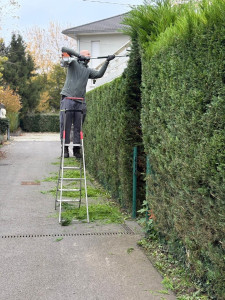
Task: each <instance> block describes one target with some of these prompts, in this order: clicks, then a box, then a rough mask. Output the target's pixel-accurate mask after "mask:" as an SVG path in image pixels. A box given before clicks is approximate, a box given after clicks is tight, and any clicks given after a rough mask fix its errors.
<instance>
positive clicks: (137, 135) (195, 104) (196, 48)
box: [85, 0, 225, 299]
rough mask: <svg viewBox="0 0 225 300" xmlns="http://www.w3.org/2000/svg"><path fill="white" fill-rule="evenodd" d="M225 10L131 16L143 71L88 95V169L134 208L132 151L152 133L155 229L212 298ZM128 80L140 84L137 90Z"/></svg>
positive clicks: (216, 286) (210, 6)
mask: <svg viewBox="0 0 225 300" xmlns="http://www.w3.org/2000/svg"><path fill="white" fill-rule="evenodd" d="M224 11H225V1H224V0H203V1H199V3H198V5H196V3H194V5H193V4H187V5H186V4H185V5H181V6H172V7H171V5H170V3H169V1H158V2H157V4H156V5H154V6H150V5H144V6H139V7H138V8H137V9H136V10H134V11H132V12H131V14H130V17H128V18H127V19H126V22H125V23H126V24H128V25H130V28H129V30H128V31H127V32H128V34H130V36H131V37H132V39H134V44H135V49H136V52H135V53H136V57H138V51H139V52H140V53H141V57H142V60H141V63H142V69H140V66H141V63H140V62H139V67H138V64H137V62H136V64H135V63H134V64H132V63H131V64H130V65H128V68H127V70H126V71H125V73H124V74H123V76H122V77H121V78H119V79H117V80H115V81H114V82H111V83H109V84H106V85H104V86H102V87H100V88H98V89H95V90H94V91H92V92H90V93H88V97H87V98H88V117H87V122H86V124H85V133H86V139H85V143H86V145H85V151H86V153H87V159H88V161H87V163H88V169H90V170H91V172H92V173H93V174H94V175H95V177H96V178H97V179H99V181H100V182H102V183H103V184H104V186H105V187H107V188H108V189H109V190H111V192H112V194H113V196H116V197H118V198H119V199H120V200H121V203H122V204H123V205H124V206H127V207H129V206H130V203H131V186H132V182H131V173H132V167H131V161H132V150H133V146H135V145H139V147H140V144H141V139H142V135H143V142H144V149H145V152H146V154H147V156H148V158H149V159H150V163H151V167H152V169H153V171H154V172H153V174H154V175H151V176H148V177H147V189H148V193H147V195H148V197H147V200H148V203H149V208H150V209H151V212H152V213H153V214H154V216H155V217H156V220H154V226H155V228H156V229H157V230H158V233H159V235H160V237H161V241H163V242H165V243H166V244H167V246H168V248H169V249H170V251H171V253H173V255H174V256H176V257H177V259H179V260H181V261H182V262H183V263H184V264H185V265H186V266H187V267H188V268H189V269H190V270H191V272H192V274H193V277H194V278H195V279H196V280H197V281H198V282H199V283H201V284H202V287H203V288H204V291H205V292H207V295H208V297H209V298H210V299H223V297H224V294H225V290H224V276H223V273H224V271H223V270H224V267H225V265H224V236H225V234H224V233H225V229H224V211H225V207H224V205H225V199H224V198H225V196H224V195H225V154H224V144H225V53H224V46H225V39H224V36H225V19H224ZM136 38H137V40H138V45H137V44H136ZM130 61H131V62H132V56H131V59H130ZM135 68H136V70H138V72H140V74H141V76H142V78H141V85H142V102H140V93H139V84H140V76H138V75H137V74H136V76H134V77H132V75H133V74H134V72H135ZM129 78H132V80H133V81H136V78H137V81H136V83H137V85H136V88H137V89H136V90H135V89H133V88H131V90H130V89H129V87H130V83H131V81H129V80H128V79H129ZM140 110H141V122H140V120H139V118H140ZM141 128H142V132H141V130H140V129H141Z"/></svg>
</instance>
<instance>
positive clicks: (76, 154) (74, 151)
mask: <svg viewBox="0 0 225 300" xmlns="http://www.w3.org/2000/svg"><path fill="white" fill-rule="evenodd" d="M73 155H74V156H75V157H76V158H78V159H80V158H81V154H80V147H73Z"/></svg>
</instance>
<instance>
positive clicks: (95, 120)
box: [84, 41, 141, 209]
mask: <svg viewBox="0 0 225 300" xmlns="http://www.w3.org/2000/svg"><path fill="white" fill-rule="evenodd" d="M140 82H141V63H140V55H139V52H138V49H137V44H136V43H135V41H134V43H133V46H132V51H131V54H130V61H129V64H128V68H127V69H126V71H125V72H124V74H123V76H122V77H120V78H118V79H116V80H114V81H113V82H111V83H108V84H105V85H103V86H101V87H99V88H96V89H94V90H93V91H91V92H89V93H88V94H87V110H88V112H87V118H86V121H85V125H84V132H85V153H86V160H87V167H88V170H89V171H90V172H91V173H92V174H93V175H94V176H95V178H96V179H98V181H99V182H101V183H102V184H103V185H104V186H105V188H106V189H108V190H109V191H110V192H111V194H112V196H113V197H115V198H117V199H119V201H120V203H121V204H122V206H123V207H126V208H127V209H130V208H131V205H132V155H133V147H134V146H135V145H140V144H141V126H140V109H141V96H140ZM140 177H141V174H140V172H139V178H140ZM140 180H141V178H140ZM139 196H140V193H139ZM140 201H141V200H140V197H139V202H140Z"/></svg>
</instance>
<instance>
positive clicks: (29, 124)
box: [20, 114, 60, 132]
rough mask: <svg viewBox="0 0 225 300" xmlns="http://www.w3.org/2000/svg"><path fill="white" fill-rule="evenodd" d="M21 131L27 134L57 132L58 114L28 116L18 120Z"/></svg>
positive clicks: (58, 126)
mask: <svg viewBox="0 0 225 300" xmlns="http://www.w3.org/2000/svg"><path fill="white" fill-rule="evenodd" d="M20 126H21V128H22V130H24V131H27V132H59V129H60V125H59V114H29V115H25V116H24V117H23V118H21V120H20Z"/></svg>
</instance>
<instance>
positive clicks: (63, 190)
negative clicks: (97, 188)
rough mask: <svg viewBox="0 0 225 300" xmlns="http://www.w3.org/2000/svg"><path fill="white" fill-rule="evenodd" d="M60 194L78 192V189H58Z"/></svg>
mask: <svg viewBox="0 0 225 300" xmlns="http://www.w3.org/2000/svg"><path fill="white" fill-rule="evenodd" d="M59 191H62V192H80V189H59Z"/></svg>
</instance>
